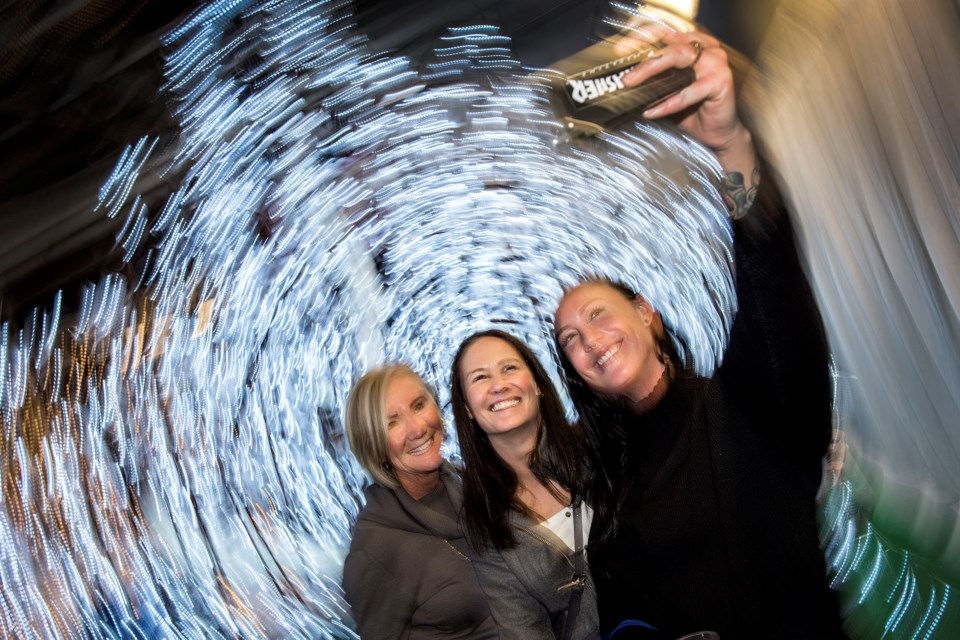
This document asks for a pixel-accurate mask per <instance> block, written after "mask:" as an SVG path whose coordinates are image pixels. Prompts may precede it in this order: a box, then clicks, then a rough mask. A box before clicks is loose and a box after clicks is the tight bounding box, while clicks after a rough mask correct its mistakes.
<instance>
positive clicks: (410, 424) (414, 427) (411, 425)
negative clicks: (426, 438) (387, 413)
mask: <svg viewBox="0 0 960 640" xmlns="http://www.w3.org/2000/svg"><path fill="white" fill-rule="evenodd" d="M405 423H406V427H407V438H409V439H410V440H416V439H417V438H419V437H420V436H422V435H423V434H424V433H426V431H427V421H426V419H425V418H423V417H421V416H409V417H408V418H407V419H406V420H405Z"/></svg>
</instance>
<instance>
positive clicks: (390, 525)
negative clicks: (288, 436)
mask: <svg viewBox="0 0 960 640" xmlns="http://www.w3.org/2000/svg"><path fill="white" fill-rule="evenodd" d="M346 433H347V440H348V442H349V443H350V449H351V451H353V454H354V456H355V457H356V458H357V461H358V462H359V463H360V464H361V465H362V466H363V468H364V469H365V470H366V471H367V472H368V473H369V474H370V475H371V476H372V477H373V480H374V482H373V483H372V484H371V485H370V486H368V487H367V488H366V490H365V492H364V495H365V498H366V506H364V508H363V510H362V511H361V512H360V515H359V516H358V517H357V523H356V527H355V528H354V532H353V540H352V541H351V544H350V552H349V554H348V555H347V558H346V561H345V563H344V567H343V588H344V592H345V593H346V596H347V601H348V602H349V603H350V605H351V607H352V608H353V616H354V619H355V620H356V622H357V631H358V632H359V633H360V637H362V638H363V639H364V640H373V639H376V638H391V639H392V638H409V639H411V640H412V639H416V638H498V637H499V635H498V631H497V627H496V624H495V623H494V621H493V618H492V617H491V615H490V610H489V608H488V606H487V601H486V598H485V597H484V595H483V592H482V591H481V590H480V586H479V584H478V583H477V578H476V575H475V574H474V571H473V567H472V566H471V564H470V561H469V560H468V553H467V552H468V549H467V543H466V540H465V538H464V536H463V533H462V530H461V528H460V525H459V522H458V513H459V511H460V504H461V502H462V497H461V488H460V478H459V475H458V474H457V472H456V470H455V469H454V468H453V466H452V465H450V463H448V462H446V461H445V460H444V459H443V457H442V456H441V454H440V445H441V443H442V442H443V436H444V433H443V421H442V419H441V416H440V411H439V409H438V407H437V401H436V398H435V396H434V394H433V392H432V391H431V390H430V389H429V388H428V387H427V385H426V383H424V381H423V380H422V379H421V378H420V376H418V375H417V374H416V373H414V372H413V370H411V369H410V368H409V367H407V366H405V365H390V366H385V367H381V368H379V369H375V370H373V371H370V372H369V373H367V374H366V375H364V376H363V377H362V378H360V380H358V381H357V383H356V384H355V385H354V387H353V390H352V391H351V392H350V397H349V399H348V401H347V411H346Z"/></svg>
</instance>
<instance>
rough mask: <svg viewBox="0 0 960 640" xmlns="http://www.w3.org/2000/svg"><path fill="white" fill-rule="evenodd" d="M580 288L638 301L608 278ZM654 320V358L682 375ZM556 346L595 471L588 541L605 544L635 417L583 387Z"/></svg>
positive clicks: (617, 401)
mask: <svg viewBox="0 0 960 640" xmlns="http://www.w3.org/2000/svg"><path fill="white" fill-rule="evenodd" d="M584 284H603V285H606V286H608V287H610V288H611V289H612V290H614V291H616V292H617V293H619V294H620V295H622V296H623V297H624V298H626V299H627V300H629V301H631V302H633V301H634V300H635V299H636V298H637V294H636V293H634V292H633V290H632V289H630V287H628V286H626V285H625V284H623V283H622V282H617V281H614V280H609V279H607V278H602V277H589V278H586V279H584V280H581V281H580V283H579V285H578V286H580V285H584ZM657 317H658V325H659V331H657V332H656V335H655V336H654V337H655V339H656V343H657V357H658V358H659V359H660V361H661V362H663V363H664V364H665V365H667V375H670V376H671V378H673V377H674V376H676V375H678V374H680V373H682V372H683V371H686V370H687V369H688V368H689V363H688V362H685V361H682V360H681V359H680V356H679V352H678V351H677V347H676V345H675V344H674V342H673V339H672V336H671V334H670V331H669V329H668V328H667V327H666V326H665V325H663V323H662V321H661V320H659V314H658V316H657ZM554 347H555V350H556V353H557V359H558V360H559V362H560V369H561V370H562V371H563V377H564V383H565V384H566V386H567V393H569V394H570V400H571V401H573V406H574V408H576V410H577V413H578V414H579V416H580V425H581V427H582V428H583V430H584V432H585V434H586V435H585V437H586V442H587V453H588V457H589V461H590V467H591V469H592V471H593V473H592V486H591V498H592V503H591V506H592V507H593V512H594V515H593V525H592V527H591V530H590V537H591V539H593V540H600V541H603V540H607V539H609V538H610V537H612V536H613V534H614V533H616V528H617V518H616V514H617V513H618V512H619V511H620V509H621V507H622V506H623V501H624V499H625V498H626V496H627V495H628V494H629V492H630V476H629V474H628V473H625V471H626V470H627V469H629V468H630V461H629V460H628V459H627V451H628V447H627V434H626V427H625V425H627V424H629V423H630V422H631V421H633V420H635V418H634V416H633V413H632V411H631V410H630V408H629V407H628V406H627V404H626V402H625V401H624V399H623V398H615V397H610V396H604V395H601V394H597V393H595V392H594V391H592V390H591V389H590V388H589V387H588V386H587V384H586V383H585V382H584V381H583V378H581V377H580V374H579V373H578V372H577V370H576V368H575V367H574V366H573V364H572V363H571V362H570V359H569V358H567V354H566V352H564V350H563V347H562V346H561V345H560V343H559V341H557V336H556V335H554Z"/></svg>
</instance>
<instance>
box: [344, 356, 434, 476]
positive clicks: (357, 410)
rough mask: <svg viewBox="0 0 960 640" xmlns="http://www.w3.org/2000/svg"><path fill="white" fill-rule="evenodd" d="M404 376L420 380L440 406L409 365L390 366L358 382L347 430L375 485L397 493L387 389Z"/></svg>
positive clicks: (349, 404)
mask: <svg viewBox="0 0 960 640" xmlns="http://www.w3.org/2000/svg"><path fill="white" fill-rule="evenodd" d="M401 375H409V376H413V377H414V378H416V379H417V380H418V381H419V382H420V384H421V385H423V388H424V389H426V391H427V392H428V393H429V394H430V397H431V399H432V400H433V402H434V403H436V401H437V398H436V394H435V393H434V392H433V389H431V388H430V387H429V386H428V385H427V384H426V383H425V382H424V381H423V378H421V377H420V376H419V375H417V373H416V372H415V371H414V370H413V369H411V368H410V367H408V366H407V365H405V364H390V365H385V366H383V367H378V368H376V369H373V370H372V371H368V372H367V373H365V374H363V376H362V377H361V378H360V379H359V380H357V382H356V383H355V384H354V385H353V389H351V390H350V397H349V398H347V411H346V416H345V419H344V430H345V431H346V434H347V442H348V443H349V445H350V451H352V452H353V457H355V458H356V459H357V462H359V463H360V466H362V467H363V468H364V469H365V470H366V471H367V473H369V474H370V475H371V476H372V477H373V479H374V481H375V482H377V483H379V484H381V485H383V486H385V487H387V488H388V489H393V490H397V489H399V488H400V483H399V482H398V481H397V478H396V476H395V475H394V474H393V470H392V468H391V467H390V462H389V460H390V446H389V444H388V440H387V415H386V414H387V389H388V388H389V387H390V382H391V381H392V380H393V379H394V378H396V377H397V376H401Z"/></svg>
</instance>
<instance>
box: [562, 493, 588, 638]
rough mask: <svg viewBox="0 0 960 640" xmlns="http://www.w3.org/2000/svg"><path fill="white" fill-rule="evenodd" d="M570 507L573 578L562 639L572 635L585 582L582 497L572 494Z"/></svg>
mask: <svg viewBox="0 0 960 640" xmlns="http://www.w3.org/2000/svg"><path fill="white" fill-rule="evenodd" d="M570 507H571V508H572V509H573V546H574V549H573V580H571V582H570V602H569V603H567V613H566V616H565V617H564V619H563V633H562V634H561V636H560V637H561V639H562V640H570V638H572V637H573V628H574V626H576V622H577V615H579V613H580V598H581V597H582V596H583V587H584V584H585V583H586V578H585V577H584V559H583V514H582V508H583V499H582V498H581V497H580V496H574V498H573V504H571V505H570Z"/></svg>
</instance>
